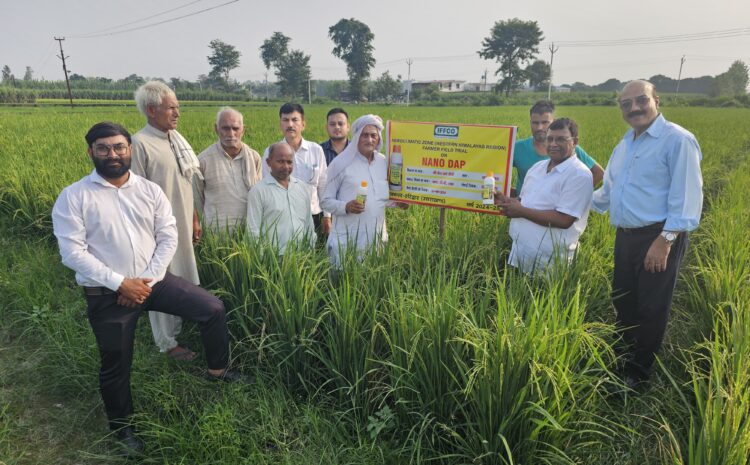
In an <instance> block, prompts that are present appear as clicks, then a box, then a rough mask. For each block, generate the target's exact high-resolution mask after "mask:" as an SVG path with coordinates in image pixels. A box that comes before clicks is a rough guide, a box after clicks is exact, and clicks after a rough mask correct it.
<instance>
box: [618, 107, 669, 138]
mask: <svg viewBox="0 0 750 465" xmlns="http://www.w3.org/2000/svg"><path fill="white" fill-rule="evenodd" d="M666 126H667V120H666V119H665V118H664V115H662V114H661V113H659V116H657V117H656V119H655V120H654V122H653V123H651V126H649V127H648V129H646V130H645V131H643V133H642V134H648V135H649V136H651V137H653V138H658V137H659V136H661V133H662V132H664V128H665V127H666ZM625 138H626V139H627V140H629V141H633V140H635V129H633V128H630V130H629V131H628V132H627V133H625Z"/></svg>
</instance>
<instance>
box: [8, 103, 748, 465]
mask: <svg viewBox="0 0 750 465" xmlns="http://www.w3.org/2000/svg"><path fill="white" fill-rule="evenodd" d="M217 110H218V105H217V106H215V107H212V106H208V105H206V106H204V105H201V106H190V105H183V108H182V118H181V120H180V126H179V127H178V130H179V131H180V132H181V133H182V134H183V135H185V136H186V138H187V139H188V140H189V141H190V142H191V143H192V145H193V147H194V148H195V150H196V152H199V151H201V150H203V149H204V148H205V147H207V146H208V145H210V144H212V143H213V142H214V141H215V134H214V132H213V123H214V120H215V113H216V111H217ZM241 110H242V112H243V113H244V115H245V125H246V133H245V142H246V143H248V144H249V145H250V146H251V147H253V148H255V149H256V150H258V151H259V152H262V150H263V149H264V148H265V147H266V146H267V145H269V144H270V143H272V142H274V141H276V140H278V139H280V133H279V129H278V113H277V111H278V107H277V106H276V105H271V106H263V105H254V106H252V107H242V108H241ZM327 110H328V107H322V106H309V107H306V111H307V114H306V120H307V128H306V131H305V133H304V136H305V138H306V139H309V140H314V141H321V140H325V139H326V138H327V137H326V136H325V132H324V120H325V113H326V111H327ZM347 110H350V114H351V119H352V120H353V119H354V118H356V117H357V116H360V115H362V114H365V113H376V114H379V115H380V116H382V117H383V119H384V120H386V119H395V120H411V121H439V122H449V123H488V124H505V125H517V126H519V137H527V136H528V135H530V133H529V128H528V109H527V108H526V107H513V106H507V107H476V108H474V107H439V108H438V107H435V108H431V107H417V108H415V107H411V108H405V107H401V106H382V107H377V106H352V107H350V108H347ZM662 110H663V112H664V114H665V116H666V117H667V119H669V120H671V121H674V122H676V123H678V124H680V125H682V126H684V127H685V128H687V129H688V130H690V131H691V132H693V133H694V134H695V135H696V137H697V138H698V141H699V143H700V145H701V148H702V151H703V161H702V169H703V177H704V193H705V195H706V201H705V203H704V213H703V218H702V221H701V225H700V227H699V229H698V230H696V231H695V232H694V233H693V234H692V236H691V246H690V249H689V250H688V255H687V258H686V263H685V265H684V267H683V270H682V273H681V277H680V280H679V282H678V289H677V293H676V297H675V305H674V306H673V312H672V316H671V319H670V325H669V329H668V333H667V338H666V340H665V344H664V346H663V349H662V351H661V353H660V358H659V363H658V368H657V370H656V373H655V376H654V379H653V382H652V383H651V384H650V386H649V387H648V389H646V390H645V392H643V393H642V394H639V395H624V396H621V395H611V394H609V393H610V391H613V390H617V388H618V385H619V381H618V380H617V378H616V377H615V376H613V375H612V373H611V372H610V368H611V367H612V366H613V365H614V363H615V356H614V354H613V352H612V350H611V346H612V343H613V342H614V341H615V338H616V335H615V333H614V327H613V323H614V310H613V308H612V306H611V301H610V297H609V294H610V284H609V280H610V275H611V271H612V260H613V258H612V248H613V242H614V229H613V228H612V227H611V226H610V225H609V222H608V218H607V216H601V215H597V214H595V213H592V214H591V216H590V217H589V224H588V227H587V229H586V231H585V233H584V234H583V236H582V241H581V247H580V252H579V253H578V255H577V257H576V260H575V261H574V262H573V264H572V265H571V266H569V267H565V268H559V269H555V270H554V271H553V272H552V273H551V274H550V275H549V276H546V277H533V278H530V277H527V276H525V275H523V274H520V273H518V272H517V271H516V270H514V269H510V268H506V267H505V265H504V263H505V260H506V258H507V254H508V252H509V249H510V239H509V237H508V234H507V228H508V223H507V220H506V219H504V218H497V217H489V216H482V215H480V214H474V213H467V212H459V211H447V215H446V217H447V223H446V231H445V237H444V240H442V241H441V240H440V238H439V237H438V231H437V223H438V210H436V209H430V208H428V207H421V206H412V208H410V209H409V210H406V211H402V210H399V209H391V210H392V211H391V210H389V211H388V220H387V221H388V229H389V234H390V239H391V240H390V244H389V247H388V248H387V249H386V250H385V252H384V253H382V254H381V255H378V256H368V257H366V258H365V260H364V262H363V263H354V262H350V263H346V264H345V267H344V270H343V272H341V273H340V274H338V275H334V274H331V273H330V265H329V263H328V259H327V257H326V256H325V254H324V253H323V252H322V251H321V250H306V249H301V250H293V251H291V250H290V251H288V252H287V254H286V255H285V257H284V258H283V260H279V259H278V258H277V257H276V255H275V254H274V253H273V252H272V251H271V250H269V249H267V248H265V247H263V246H262V245H261V244H258V243H255V242H253V241H251V240H249V239H248V238H245V237H243V235H242V234H239V235H237V236H236V237H232V238H227V237H220V236H212V235H211V234H207V235H206V236H205V237H204V239H203V240H202V242H201V244H200V245H199V246H198V260H199V269H200V273H201V280H202V282H203V285H204V286H205V287H207V288H208V289H210V290H211V291H212V292H214V293H216V294H217V295H218V296H219V297H221V298H222V300H223V301H224V303H225V305H226V307H227V309H228V310H229V312H230V316H229V320H230V331H231V335H232V359H233V364H234V365H235V366H237V367H239V368H240V369H242V370H243V371H245V372H247V373H251V374H254V375H255V376H256V377H257V379H258V383H257V384H256V385H253V386H216V385H215V384H211V383H209V382H207V381H204V380H202V379H200V377H199V373H200V370H201V367H202V366H203V363H204V362H203V359H201V358H199V359H198V360H196V361H195V362H193V363H192V364H190V365H185V364H178V363H177V362H173V361H167V360H166V357H163V356H161V355H160V354H159V353H158V351H157V349H156V348H155V346H154V344H153V341H152V340H151V333H150V329H149V327H148V323H147V322H146V319H145V318H144V319H142V321H141V322H140V324H139V331H138V335H137V340H136V350H135V352H136V354H135V359H134V364H133V365H134V371H133V385H134V396H135V409H136V412H137V414H136V418H135V420H136V428H137V430H138V431H139V433H140V435H141V436H142V437H143V438H144V439H145V440H146V442H147V457H146V458H145V459H144V461H143V463H155V464H259V463H262V464H266V463H267V464H276V463H284V464H309V463H320V464H344V463H346V464H381V463H388V464H402V463H414V464H418V463H435V464H446V465H447V464H503V465H510V464H523V465H537V464H633V465H635V464H646V465H655V464H672V465H678V464H680V465H747V464H750V241H748V237H750V208H749V207H748V203H747V197H748V191H750V123H749V122H748V121H750V110H747V109H718V108H716V109H709V108H670V107H665V108H663V109H662ZM556 116H558V117H562V116H568V117H572V118H574V119H575V120H576V121H577V122H578V124H579V128H580V144H581V146H583V147H584V148H585V149H586V151H587V152H588V153H589V154H590V155H591V156H593V157H594V158H596V159H597V160H598V161H599V163H600V164H602V166H605V165H606V162H607V160H608V158H609V155H610V153H611V151H612V149H613V148H614V146H615V145H616V144H617V142H618V141H619V140H620V138H621V137H622V135H623V133H624V132H625V130H626V129H627V126H626V124H625V123H624V122H623V121H622V119H621V117H620V113H619V111H618V110H617V109H616V108H615V107H560V108H558V110H557V112H556ZM102 120H111V121H115V122H118V123H121V124H123V125H124V126H125V127H127V128H128V129H129V130H131V132H132V133H135V132H136V131H138V130H139V129H140V128H141V127H142V126H143V125H144V124H145V123H144V119H143V117H141V115H139V114H138V113H137V111H136V109H135V106H134V105H130V106H123V107H93V108H81V107H76V108H74V109H70V108H65V107H57V106H56V107H43V106H42V107H25V108H0V232H1V234H0V265H1V266H0V464H5V465H10V464H14V465H15V464H36V463H64V464H95V463H96V464H99V463H117V459H115V458H112V456H111V455H110V450H111V443H110V441H109V438H107V437H106V434H107V430H106V426H105V423H106V422H105V419H104V413H103V409H102V407H101V404H100V400H99V397H98V391H97V389H98V378H97V371H98V363H99V360H98V354H97V350H96V345H95V342H94V338H93V335H92V333H91V330H90V328H89V326H88V322H87V320H86V316H85V315H86V314H85V301H84V299H83V297H82V295H81V293H80V290H79V289H77V287H76V285H75V281H74V278H73V273H72V272H71V271H70V270H68V269H66V268H64V267H63V266H62V265H61V264H60V260H59V255H58V254H57V249H56V244H55V242H54V238H53V236H52V233H51V219H50V211H51V208H52V205H53V203H54V201H55V199H56V197H57V195H58V194H59V192H60V191H61V189H62V188H63V187H65V186H66V185H68V184H70V183H72V182H74V181H76V180H78V179H79V178H81V177H82V176H83V175H85V174H87V173H88V172H90V171H91V170H92V166H91V163H90V161H89V159H88V157H87V155H86V144H85V141H84V134H85V133H86V131H87V130H88V128H89V127H90V126H91V125H93V124H94V123H96V122H99V121H102ZM183 338H184V339H186V341H187V343H188V344H189V345H190V346H191V347H194V348H200V339H199V337H198V332H197V330H196V328H195V327H194V326H191V325H186V327H185V329H184V330H183ZM19 352H20V353H19ZM14 354H15V355H14ZM30 367H31V368H30ZM32 368H33V376H30V375H29V372H28V371H29V370H30V369H32ZM24 380H25V381H24ZM19 386H20V387H19ZM39 399H41V400H39ZM43 401H44V402H43ZM58 404H59V405H62V407H56V405H58ZM48 410H50V411H52V413H51V414H50V413H45V412H48ZM45 415H47V416H45ZM48 416H51V417H53V418H52V419H50V418H48ZM60 418H61V419H62V420H61V419H60ZM42 426H44V427H43V428H42Z"/></svg>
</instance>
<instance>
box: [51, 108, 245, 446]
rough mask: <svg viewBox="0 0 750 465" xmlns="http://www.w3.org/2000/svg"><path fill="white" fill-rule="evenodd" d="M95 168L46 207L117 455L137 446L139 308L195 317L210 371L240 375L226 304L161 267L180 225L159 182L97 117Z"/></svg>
mask: <svg viewBox="0 0 750 465" xmlns="http://www.w3.org/2000/svg"><path fill="white" fill-rule="evenodd" d="M86 142H87V144H88V154H89V157H91V160H92V162H93V164H94V167H95V169H94V171H93V172H92V173H91V174H89V175H88V176H85V177H84V178H83V179H81V180H80V181H78V182H76V183H74V184H72V185H70V186H68V187H66V188H65V189H64V190H63V191H62V193H61V194H60V196H59V197H58V199H57V201H56V202H55V206H54V208H53V210H52V224H53V228H54V233H55V236H56V237H57V241H58V245H59V247H60V255H61V256H62V262H63V264H64V265H65V266H67V267H68V268H71V269H72V270H74V271H75V273H76V274H75V277H76V281H77V283H78V284H79V285H80V286H83V290H84V294H85V296H86V304H87V307H88V310H87V313H88V320H89V323H90V324H91V329H92V330H93V331H94V335H95V336H96V344H97V347H98V348H99V355H100V357H101V368H100V370H99V388H100V392H101V396H102V400H103V402H104V408H105V410H106V412H107V418H108V420H109V427H110V429H111V430H112V431H113V432H115V435H116V437H117V439H118V441H119V444H120V446H121V447H122V451H121V452H122V454H123V455H125V456H134V455H138V454H140V453H142V452H143V442H142V441H141V440H140V439H139V438H138V437H137V436H135V433H134V431H133V428H132V426H131V425H130V423H129V417H130V416H131V415H132V414H133V400H132V396H131V391H130V369H131V364H132V361H133V339H134V337H135V329H136V322H137V320H138V317H139V316H140V315H141V313H142V312H144V311H149V310H156V311H159V312H166V313H169V314H172V315H179V316H182V317H184V318H187V319H189V320H192V321H195V322H197V323H198V325H199V326H200V332H201V339H202V341H203V346H204V349H205V351H206V360H207V362H208V372H207V374H206V376H207V377H209V378H210V379H221V380H224V381H246V380H245V378H244V377H243V376H242V375H241V374H239V373H237V372H235V371H231V370H228V369H227V366H228V363H229V336H228V333H227V326H226V314H225V312H224V305H223V304H222V303H221V301H220V300H219V299H217V298H216V297H214V296H213V295H211V294H209V293H208V292H207V291H205V290H204V289H201V288H200V287H198V286H196V285H194V284H192V283H190V282H189V281H187V280H185V279H182V278H179V277H177V276H175V275H173V274H171V273H169V272H168V271H167V266H168V265H169V263H170V261H171V260H172V257H173V256H174V254H175V251H176V250H177V247H178V246H177V242H178V232H177V226H176V221H175V217H174V216H173V215H172V208H171V206H170V204H169V200H168V199H167V197H166V196H165V195H164V192H162V190H161V188H160V187H159V186H158V185H156V184H154V183H152V182H150V181H148V180H146V179H144V178H142V177H140V176H138V175H136V174H134V173H132V172H131V171H130V162H131V138H130V134H129V133H128V132H127V130H125V128H123V127H122V126H120V125H118V124H114V123H109V122H103V123H98V124H95V125H94V126H93V127H92V128H91V129H90V130H89V132H88V133H87V134H86Z"/></svg>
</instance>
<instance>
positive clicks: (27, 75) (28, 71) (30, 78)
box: [23, 66, 34, 81]
mask: <svg viewBox="0 0 750 465" xmlns="http://www.w3.org/2000/svg"><path fill="white" fill-rule="evenodd" d="M23 80H24V81H33V80H34V70H33V69H31V66H27V67H26V72H25V73H24V75H23Z"/></svg>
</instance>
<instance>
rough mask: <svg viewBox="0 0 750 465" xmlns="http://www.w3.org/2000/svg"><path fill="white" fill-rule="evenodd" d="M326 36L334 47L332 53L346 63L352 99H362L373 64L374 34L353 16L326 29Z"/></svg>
mask: <svg viewBox="0 0 750 465" xmlns="http://www.w3.org/2000/svg"><path fill="white" fill-rule="evenodd" d="M328 37H330V38H331V40H332V41H333V43H334V44H335V47H333V52H332V53H333V55H334V56H335V57H338V58H341V59H342V60H344V62H345V63H346V73H347V74H348V75H349V95H350V96H351V98H352V100H354V101H359V100H361V99H362V94H363V90H364V87H365V82H366V81H367V79H368V78H369V77H370V70H371V69H372V67H373V66H375V58H374V57H373V56H372V52H373V51H374V47H373V46H372V41H373V39H374V38H375V35H374V34H373V33H372V31H370V28H369V27H368V26H367V24H365V23H363V22H361V21H357V20H356V19H354V18H351V19H341V20H339V22H338V23H336V24H334V25H333V26H331V27H330V28H329V29H328Z"/></svg>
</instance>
